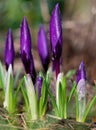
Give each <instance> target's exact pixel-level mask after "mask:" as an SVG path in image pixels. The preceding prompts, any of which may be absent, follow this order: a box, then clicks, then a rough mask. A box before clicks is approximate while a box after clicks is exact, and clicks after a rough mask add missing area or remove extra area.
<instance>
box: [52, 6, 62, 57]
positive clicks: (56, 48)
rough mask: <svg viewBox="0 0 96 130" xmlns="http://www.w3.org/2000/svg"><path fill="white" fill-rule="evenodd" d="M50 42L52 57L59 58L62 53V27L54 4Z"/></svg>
mask: <svg viewBox="0 0 96 130" xmlns="http://www.w3.org/2000/svg"><path fill="white" fill-rule="evenodd" d="M50 41H51V48H52V52H53V55H54V56H53V57H59V58H60V56H61V52H62V27H61V16H60V9H59V4H56V6H55V8H54V10H53V12H52V16H51V20H50Z"/></svg>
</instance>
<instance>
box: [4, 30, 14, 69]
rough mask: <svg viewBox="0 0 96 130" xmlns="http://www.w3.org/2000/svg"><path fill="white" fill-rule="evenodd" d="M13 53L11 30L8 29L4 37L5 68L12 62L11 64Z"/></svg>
mask: <svg viewBox="0 0 96 130" xmlns="http://www.w3.org/2000/svg"><path fill="white" fill-rule="evenodd" d="M14 53H15V52H14V44H13V35H12V30H11V29H9V30H8V33H7V37H6V44H5V64H6V69H7V70H8V67H9V65H10V64H12V66H13V62H14V55H15V54H14Z"/></svg>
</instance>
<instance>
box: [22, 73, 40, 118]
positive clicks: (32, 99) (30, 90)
mask: <svg viewBox="0 0 96 130" xmlns="http://www.w3.org/2000/svg"><path fill="white" fill-rule="evenodd" d="M24 81H25V86H26V91H27V95H28V100H29V109H30V118H31V119H32V120H36V119H38V107H37V100H36V95H35V89H34V86H33V83H32V79H31V77H30V75H29V74H28V75H27V76H26V77H24Z"/></svg>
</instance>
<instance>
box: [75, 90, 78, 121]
mask: <svg viewBox="0 0 96 130" xmlns="http://www.w3.org/2000/svg"><path fill="white" fill-rule="evenodd" d="M75 100H76V121H78V119H79V104H78V94H77V91H75Z"/></svg>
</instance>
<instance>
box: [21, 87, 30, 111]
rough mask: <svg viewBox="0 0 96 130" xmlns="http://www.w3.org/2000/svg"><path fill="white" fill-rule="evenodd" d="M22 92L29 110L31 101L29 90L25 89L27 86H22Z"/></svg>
mask: <svg viewBox="0 0 96 130" xmlns="http://www.w3.org/2000/svg"><path fill="white" fill-rule="evenodd" d="M21 92H22V94H23V98H24V101H25V109H26V110H28V109H29V101H28V95H27V91H26V89H25V86H23V85H22V86H21Z"/></svg>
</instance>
